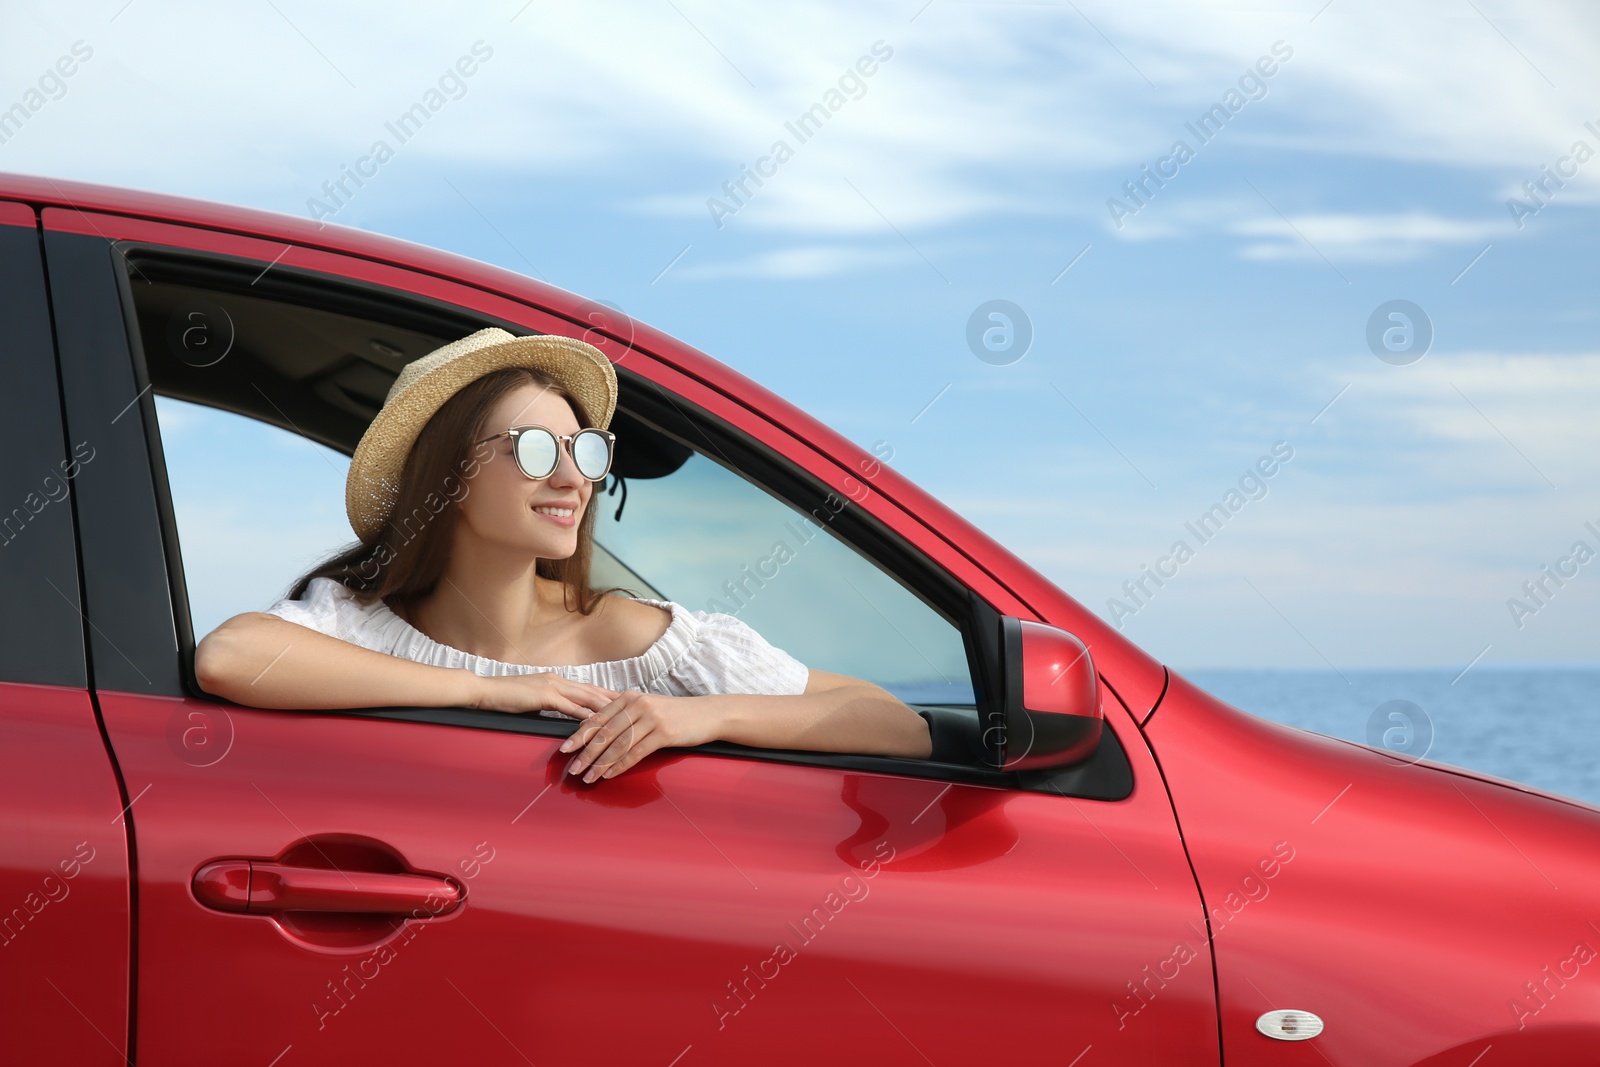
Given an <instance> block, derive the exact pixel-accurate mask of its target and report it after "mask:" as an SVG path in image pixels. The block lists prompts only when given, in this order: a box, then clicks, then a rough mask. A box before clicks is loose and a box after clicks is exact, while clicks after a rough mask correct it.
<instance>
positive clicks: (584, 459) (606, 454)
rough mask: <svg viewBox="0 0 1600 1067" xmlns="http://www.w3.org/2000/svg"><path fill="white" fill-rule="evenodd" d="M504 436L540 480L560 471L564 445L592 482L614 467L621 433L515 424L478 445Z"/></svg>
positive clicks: (525, 469) (519, 463)
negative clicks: (566, 431) (563, 430)
mask: <svg viewBox="0 0 1600 1067" xmlns="http://www.w3.org/2000/svg"><path fill="white" fill-rule="evenodd" d="M501 437H509V438H511V454H512V455H513V456H515V457H516V459H517V468H518V469H519V470H521V471H522V473H523V474H525V475H527V476H528V477H529V478H532V479H534V480H536V481H537V480H538V479H540V478H548V477H550V476H551V475H552V474H554V473H555V472H556V464H558V463H559V462H560V461H561V446H562V445H565V446H566V448H567V451H568V452H570V453H572V462H573V463H574V464H576V465H577V468H578V473H579V474H581V475H583V476H584V477H585V478H587V479H589V481H591V482H598V481H600V480H601V479H602V478H604V477H605V476H606V474H607V472H609V471H610V470H611V455H612V446H613V445H614V444H615V443H616V440H617V435H616V434H614V433H612V432H611V431H610V430H600V429H596V428H594V427H592V426H591V427H587V428H585V429H582V430H579V431H578V432H577V433H574V434H558V433H555V432H553V431H551V430H547V429H545V428H544V427H543V426H513V427H512V428H511V429H509V430H501V431H500V432H499V433H497V434H494V435H493V436H491V437H485V438H484V439H483V440H482V441H479V442H477V444H479V445H481V444H485V443H487V442H489V441H494V440H497V439H499V438H501ZM474 447H476V446H474Z"/></svg>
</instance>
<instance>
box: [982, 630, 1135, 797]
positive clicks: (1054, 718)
mask: <svg viewBox="0 0 1600 1067" xmlns="http://www.w3.org/2000/svg"><path fill="white" fill-rule="evenodd" d="M1000 632H1001V641H1000V647H1001V650H1002V658H1003V663H1002V664H1001V668H1002V671H1001V674H1002V677H1003V679H1004V690H1003V693H1002V707H1003V709H1004V710H1003V711H1002V712H999V713H995V714H993V715H991V718H998V719H1000V720H1002V721H997V722H992V723H991V724H990V726H989V729H987V730H985V731H984V749H985V756H986V758H987V759H988V762H989V763H990V764H991V765H992V766H995V767H999V768H1002V769H1004V770H1008V771H1023V770H1035V769H1038V768H1046V767H1065V766H1068V765H1070V764H1073V763H1078V762H1080V761H1082V760H1085V759H1087V758H1088V757H1089V756H1091V755H1093V754H1094V751H1095V749H1096V748H1098V747H1099V744H1100V734H1101V732H1102V731H1103V730H1104V728H1105V712H1104V710H1103V709H1102V708H1101V706H1100V682H1099V679H1098V677H1097V676H1096V674H1095V669H1094V661H1093V660H1092V659H1090V657H1089V649H1088V647H1087V646H1086V645H1084V643H1083V642H1082V641H1080V640H1078V639H1077V638H1076V637H1074V636H1072V635H1071V634H1069V633H1067V632H1066V631H1065V630H1061V629H1057V628H1056V627H1054V626H1047V625H1045V624H1044V623H1038V622H1028V621H1026V620H1023V619H1018V618H1015V617H1012V616H1005V617H1003V618H1002V619H1001V620H1000Z"/></svg>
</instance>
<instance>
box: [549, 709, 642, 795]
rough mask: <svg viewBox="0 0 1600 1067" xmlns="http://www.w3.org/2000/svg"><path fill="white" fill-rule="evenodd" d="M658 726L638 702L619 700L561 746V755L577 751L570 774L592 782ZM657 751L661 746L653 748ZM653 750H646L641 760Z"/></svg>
mask: <svg viewBox="0 0 1600 1067" xmlns="http://www.w3.org/2000/svg"><path fill="white" fill-rule="evenodd" d="M656 725H657V723H656V721H655V718H654V716H652V715H651V714H650V709H649V708H647V707H641V706H640V704H639V702H638V700H637V699H635V698H633V697H624V698H622V699H619V700H617V701H616V702H615V703H613V704H611V705H609V706H607V707H606V708H605V709H604V710H602V711H599V712H597V713H595V715H594V716H592V717H591V718H590V719H589V720H587V721H585V722H584V723H583V725H582V726H579V727H578V729H576V730H574V731H573V732H572V736H570V737H568V738H567V739H566V741H564V742H562V744H561V751H563V752H571V751H573V750H574V749H576V750H578V751H577V754H576V755H575V756H573V757H572V759H571V761H570V762H569V763H568V764H567V773H569V774H575V775H578V774H581V775H584V779H583V780H584V781H585V782H593V781H594V780H595V779H597V778H598V777H599V776H600V775H601V774H602V773H603V772H604V771H605V770H606V769H607V768H609V767H610V766H611V765H612V764H614V763H616V762H617V761H618V760H619V759H621V758H623V757H624V756H625V755H627V753H628V752H629V751H630V750H631V749H632V748H634V747H635V746H637V745H639V744H640V743H642V742H643V741H644V740H645V739H646V738H647V737H649V735H650V734H651V733H652V732H653V731H654V729H655V727H656ZM654 747H659V746H658V745H655V744H652V748H654ZM650 750H651V749H646V750H645V752H641V753H640V756H641V757H642V756H643V755H644V754H645V753H646V752H648V751H650ZM635 762H637V761H635ZM586 772H587V773H586Z"/></svg>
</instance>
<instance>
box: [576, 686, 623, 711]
mask: <svg viewBox="0 0 1600 1067" xmlns="http://www.w3.org/2000/svg"><path fill="white" fill-rule="evenodd" d="M562 695H563V696H565V697H566V698H567V699H569V700H571V701H574V702H575V703H578V704H582V705H583V706H584V707H586V708H592V709H593V710H595V711H599V710H600V709H601V708H603V707H605V706H606V705H607V704H610V703H611V702H613V701H614V700H616V699H617V697H618V696H620V695H621V694H620V693H617V692H616V691H614V690H611V689H607V688H605V687H604V686H599V685H585V684H584V683H582V682H567V683H566V685H565V687H564V688H563V690H562Z"/></svg>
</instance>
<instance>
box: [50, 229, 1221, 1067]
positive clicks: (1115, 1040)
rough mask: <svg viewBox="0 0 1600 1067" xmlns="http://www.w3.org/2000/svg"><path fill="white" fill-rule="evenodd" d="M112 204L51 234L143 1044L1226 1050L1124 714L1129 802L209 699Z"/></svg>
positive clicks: (229, 1050) (506, 1053)
mask: <svg viewBox="0 0 1600 1067" xmlns="http://www.w3.org/2000/svg"><path fill="white" fill-rule="evenodd" d="M46 222H47V231H49V230H50V223H51V220H50V219H49V218H47V220H46ZM124 224H126V225H128V226H132V225H134V224H133V223H124V222H123V221H122V220H117V219H115V218H111V217H101V218H99V219H97V220H95V224H94V227H93V231H92V232H90V230H89V228H88V227H86V226H84V225H82V224H81V223H72V222H70V220H67V219H65V218H62V219H61V221H60V223H59V228H58V229H56V230H55V231H54V232H47V252H48V253H49V268H50V273H51V281H52V286H53V290H54V292H55V293H56V295H57V304H56V307H57V310H58V314H60V315H62V316H63V317H62V318H60V319H59V320H58V330H59V331H60V339H61V340H60V346H61V361H62V373H63V381H64V383H65V387H66V389H67V390H68V393H69V396H68V403H67V410H68V421H69V428H70V429H74V430H75V429H76V428H77V427H78V426H79V425H84V426H87V425H96V426H103V427H106V428H107V429H106V430H105V431H104V433H105V435H106V436H105V439H106V441H107V444H108V447H110V448H112V449H113V450H114V451H115V453H116V454H117V455H118V456H120V457H121V458H120V459H119V460H117V461H115V462H108V463H107V464H105V465H104V466H100V465H96V466H95V467H93V468H91V469H89V470H87V471H86V472H85V475H86V476H85V479H84V482H83V484H82V485H81V486H80V488H79V493H80V495H81V496H82V497H83V498H84V500H83V502H82V505H81V507H80V515H81V516H83V523H84V530H83V532H82V540H83V545H84V547H83V555H84V571H85V585H86V598H87V602H88V604H89V609H88V613H89V617H90V621H91V623H92V624H93V630H94V633H95V634H96V636H95V637H93V638H92V639H93V640H94V641H95V642H96V643H95V644H94V645H93V656H92V665H93V684H94V686H95V689H96V691H97V696H98V700H99V702H100V706H101V709H102V713H103V717H104V722H105V728H106V731H107V734H108V736H109V739H110V742H111V745H112V747H113V750H114V752H115V756H116V759H117V761H118V764H119V766H120V768H121V771H122V774H123V776H124V779H125V781H126V782H127V788H128V791H129V793H130V794H132V795H134V796H135V797H136V802H135V803H134V805H133V807H132V809H131V810H130V816H129V817H130V819H131V821H132V825H133V832H134V840H135V844H136V849H137V860H138V862H137V871H138V900H139V914H138V956H137V964H136V974H137V983H138V999H137V1041H138V1049H137V1054H138V1055H140V1056H143V1057H145V1058H146V1060H147V1061H148V1062H155V1063H163V1064H184V1063H196V1064H198V1063H207V1064H209V1063H215V1062H218V1061H221V1060H224V1059H226V1060H227V1061H229V1062H235V1061H243V1062H256V1061H259V1062H262V1063H273V1062H282V1063H284V1064H286V1065H287V1064H289V1063H291V1062H292V1063H296V1064H314V1063H330V1064H331V1063H341V1064H342V1063H346V1062H351V1061H358V1062H360V1061H365V1062H371V1061H383V1060H386V1059H392V1060H394V1061H396V1062H415V1061H421V1060H425V1059H430V1058H441V1059H442V1058H446V1057H448V1059H449V1061H450V1062H459V1061H463V1060H470V1059H474V1058H477V1057H486V1058H489V1059H490V1061H491V1062H513V1063H521V1062H535V1063H546V1062H567V1061H570V1060H573V1059H577V1058H579V1057H586V1058H590V1059H596V1060H600V1061H602V1062H607V1061H609V1062H660V1063H663V1064H666V1063H672V1062H676V1061H681V1062H683V1063H685V1064H688V1063H716V1062H724V1063H748V1062H750V1061H751V1060H752V1059H754V1058H755V1057H757V1056H761V1057H768V1058H770V1057H772V1056H774V1055H778V1056H781V1057H782V1058H783V1059H784V1060H786V1061H791V1062H794V1061H801V1062H805V1061H813V1060H824V1059H839V1058H841V1057H842V1058H845V1059H850V1060H865V1059H868V1058H871V1059H873V1060H876V1059H878V1058H879V1057H883V1058H884V1059H885V1061H886V1062H887V1061H888V1060H889V1059H890V1058H891V1057H893V1058H898V1060H899V1061H901V1062H915V1061H918V1060H921V1059H928V1058H934V1059H936V1061H937V1062H939V1063H941V1064H944V1063H963V1062H966V1063H990V1062H993V1060H994V1059H995V1058H996V1057H997V1056H1000V1055H1005V1056H1021V1057H1026V1058H1029V1059H1033V1058H1039V1057H1043V1056H1048V1057H1050V1058H1051V1059H1053V1060H1059V1061H1060V1062H1062V1063H1071V1062H1074V1057H1083V1056H1084V1055H1085V1054H1086V1053H1087V1052H1088V1050H1090V1049H1094V1050H1096V1052H1097V1053H1098V1054H1099V1055H1100V1056H1104V1057H1106V1059H1107V1060H1109V1061H1121V1062H1143V1061H1165V1062H1185V1063H1215V1062H1217V1055H1218V1054H1217V1031H1216V1012H1215V1003H1214V999H1213V982H1212V975H1211V964H1210V957H1209V953H1208V952H1206V951H1205V947H1204V945H1203V943H1202V944H1199V945H1198V946H1196V947H1197V948H1198V951H1190V952H1189V953H1188V954H1187V955H1186V956H1184V955H1183V954H1182V953H1180V952H1178V951H1177V949H1178V946H1179V945H1180V944H1194V942H1195V941H1196V934H1195V930H1196V928H1197V927H1200V926H1202V925H1203V922H1204V919H1203V916H1202V913H1201V909H1200V905H1199V901H1198V898H1197V895H1196V891H1195V888H1194V882H1193V878H1192V875H1191V873H1190V871H1189V869H1188V866H1187V863H1186V861H1185V859H1184V856H1183V852H1182V847H1181V843H1180V841H1179V839H1178V835H1177V832H1176V828H1175V825H1174V822H1173V816H1172V812H1171V808H1170V806H1169V804H1168V802H1167V799H1166V796H1165V793H1164V792H1163V791H1162V789H1161V786H1160V778H1159V774H1158V772H1157V771H1156V768H1155V767H1154V765H1153V762H1152V761H1151V759H1150V756H1149V753H1148V751H1147V750H1146V749H1145V748H1144V747H1143V744H1142V742H1141V741H1140V740H1139V738H1138V734H1137V731H1136V730H1134V729H1133V727H1132V724H1131V720H1130V719H1129V718H1128V716H1127V714H1126V712H1125V711H1123V710H1122V709H1120V707H1119V708H1118V709H1117V710H1116V712H1115V714H1114V716H1113V718H1114V719H1115V722H1114V723H1113V729H1118V730H1119V731H1120V732H1121V734H1122V735H1123V736H1124V742H1123V743H1124V747H1125V748H1126V749H1127V752H1128V758H1129V761H1130V763H1131V764H1132V771H1133V777H1134V782H1135V786H1134V790H1133V793H1132V795H1131V796H1129V797H1127V798H1126V799H1124V800H1121V801H1116V802H1105V801H1091V800H1083V799H1074V798H1069V797H1063V796H1058V795H1050V794H1041V793H1033V792H1023V791H1013V790H1006V789H997V788H984V787H979V786H974V785H965V784H954V783H948V782H942V781H937V780H934V779H931V778H924V777H916V776H912V775H909V774H908V775H900V774H892V773H867V772H862V771H853V770H847V769H843V768H842V767H830V766H815V765H801V764H798V763H786V762H780V761H775V760H764V759H755V758H744V757H738V756H732V755H726V754H706V753H692V752H684V753H673V754H670V755H667V754H661V755H658V756H656V757H652V758H651V759H649V760H647V761H646V762H645V763H643V764H641V765H640V766H639V767H637V768H636V769H634V770H633V771H630V772H629V773H628V774H626V775H624V776H622V777H620V778H617V779H613V780H610V781H607V782H603V783H597V784H595V785H593V786H583V785H573V784H571V783H569V782H567V781H565V780H563V778H562V775H561V773H560V769H561V767H562V766H563V764H564V763H565V757H563V756H561V755H559V754H558V753H557V752H556V746H557V744H558V743H559V739H558V738H556V737H553V736H549V735H548V734H546V733H543V732H541V727H540V726H539V724H536V723H531V722H530V723H529V724H528V725H526V726H521V723H520V721H519V720H508V719H504V718H499V717H496V716H492V715H488V714H485V713H473V712H452V713H444V714H443V716H442V717H443V718H445V719H452V717H453V721H451V722H449V723H441V722H423V721H404V719H403V718H397V717H395V716H393V715H391V716H389V717H376V716H363V715H357V714H341V713H314V712H277V711H261V710H254V709H249V708H242V707H238V706H233V705H228V706H223V705H221V704H219V703H218V702H216V701H213V700H210V699H205V698H203V697H201V696H199V695H198V694H196V693H194V692H193V691H190V690H188V689H186V688H185V686H186V682H185V678H184V675H185V674H186V673H187V671H186V670H185V669H184V668H183V665H182V664H181V663H180V662H179V653H178V652H176V651H175V650H174V646H175V645H182V644H183V643H184V641H183V640H182V639H180V640H174V634H176V633H182V632H183V631H184V630H185V629H186V614H185V612H186V609H184V608H183V607H181V606H180V605H182V604H183V603H184V598H183V596H182V595H181V593H179V592H175V591H174V590H181V588H182V586H181V580H182V579H181V573H182V572H181V561H180V560H178V559H177V558H176V557H175V555H174V552H173V550H172V548H171V544H172V542H171V541H170V539H169V540H168V541H167V542H163V540H162V536H161V534H162V530H161V524H162V523H163V521H168V522H170V515H165V518H163V516H164V513H165V510H166V505H164V504H163V503H162V502H161V501H159V500H158V497H157V493H156V489H155V485H156V481H155V479H154V477H153V474H152V471H153V469H154V468H153V466H152V464H155V463H159V461H160V451H159V447H155V448H153V449H152V448H151V447H148V446H149V444H150V443H151V442H154V443H155V444H156V445H157V446H158V444H159V440H158V436H157V435H156V434H155V430H154V427H155V422H154V420H155V415H154V409H153V405H152V404H151V403H150V401H149V400H148V398H147V397H146V398H145V399H143V400H140V399H139V397H140V394H141V391H142V390H143V388H144V386H145V384H146V383H144V382H142V381H140V380H139V372H138V370H137V367H138V364H137V363H136V362H135V360H134V359H133V353H132V351H131V350H130V347H129V340H128V335H127V332H126V331H125V330H124V329H123V328H122V322H123V319H122V311H121V309H120V307H119V306H118V304H117V290H118V285H119V284H120V281H119V279H118V278H117V277H116V275H115V271H116V270H118V269H121V268H120V265H119V264H118V263H117V261H116V260H115V259H114V258H113V254H112V250H111V249H110V248H109V247H108V245H107V238H108V237H109V238H114V237H115V236H116V235H117V232H118V227H119V226H121V225H124ZM265 261H266V260H265V258H263V264H264V263H265ZM67 314H71V315H72V316H73V321H72V322H70V323H69V322H68V321H67V320H66V318H65V316H66V315H67ZM119 406H120V407H122V408H124V409H125V413H126V417H122V418H115V416H117V415H118V410H117V409H118V407H119ZM147 435H148V436H147ZM91 475H92V477H91ZM90 498H92V499H90ZM91 526H92V529H91ZM175 583H176V584H175ZM977 592H978V593H979V595H980V596H985V595H988V593H989V591H985V590H978V591H977ZM187 637H188V635H187V634H184V638H187ZM188 649H189V650H190V651H192V642H191V643H189V645H188ZM433 717H434V718H440V717H441V716H440V714H439V713H435V715H434V716H433ZM519 727H520V728H519ZM1180 956H1183V958H1181V959H1180V958H1179V957H1180ZM291 1055H292V1057H293V1059H292V1060H291V1059H289V1057H290V1056H291ZM691 1056H692V1057H693V1058H692V1059H691V1058H689V1057H691ZM1097 1061H1098V1060H1097ZM1084 1062H1085V1063H1089V1062H1096V1061H1090V1060H1084ZM1099 1062H1103V1061H1099Z"/></svg>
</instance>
